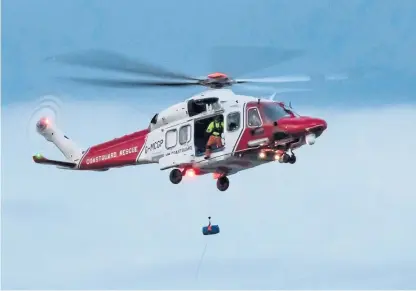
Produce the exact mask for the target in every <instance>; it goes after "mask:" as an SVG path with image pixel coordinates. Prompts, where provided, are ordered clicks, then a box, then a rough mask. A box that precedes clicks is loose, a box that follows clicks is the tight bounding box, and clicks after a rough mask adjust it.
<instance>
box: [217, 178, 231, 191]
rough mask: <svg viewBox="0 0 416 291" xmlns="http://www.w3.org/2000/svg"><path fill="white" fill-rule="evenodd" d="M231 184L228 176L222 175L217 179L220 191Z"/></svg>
mask: <svg viewBox="0 0 416 291" xmlns="http://www.w3.org/2000/svg"><path fill="white" fill-rule="evenodd" d="M229 186H230V180H228V178H227V177H226V176H222V177H221V178H218V180H217V188H218V190H220V191H225V190H227V189H228V187H229Z"/></svg>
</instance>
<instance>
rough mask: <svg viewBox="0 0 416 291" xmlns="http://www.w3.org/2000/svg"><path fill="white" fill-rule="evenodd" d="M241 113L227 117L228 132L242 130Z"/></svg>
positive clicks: (233, 113) (232, 113) (234, 113)
mask: <svg viewBox="0 0 416 291" xmlns="http://www.w3.org/2000/svg"><path fill="white" fill-rule="evenodd" d="M240 122H241V121H240V112H231V113H230V114H228V115H227V130H228V131H235V130H237V129H239V128H240Z"/></svg>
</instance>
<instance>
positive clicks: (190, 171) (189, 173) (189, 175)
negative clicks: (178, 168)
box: [186, 169, 195, 177]
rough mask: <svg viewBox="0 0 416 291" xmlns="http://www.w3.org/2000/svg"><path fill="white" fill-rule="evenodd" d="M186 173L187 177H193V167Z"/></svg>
mask: <svg viewBox="0 0 416 291" xmlns="http://www.w3.org/2000/svg"><path fill="white" fill-rule="evenodd" d="M186 175H187V176H188V177H195V170H194V169H189V170H187V171H186Z"/></svg>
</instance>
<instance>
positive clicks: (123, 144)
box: [78, 129, 149, 170]
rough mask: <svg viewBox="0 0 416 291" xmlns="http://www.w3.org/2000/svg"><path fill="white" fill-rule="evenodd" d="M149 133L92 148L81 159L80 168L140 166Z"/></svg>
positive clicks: (97, 168)
mask: <svg viewBox="0 0 416 291" xmlns="http://www.w3.org/2000/svg"><path fill="white" fill-rule="evenodd" d="M148 133H149V131H148V130H147V129H145V130H141V131H137V132H134V133H131V134H128V135H125V136H123V137H120V138H116V139H113V140H111V141H108V142H104V143H101V144H98V145H95V146H92V147H90V148H89V149H88V150H87V151H86V152H85V154H84V155H83V157H82V158H81V160H80V162H79V164H78V168H79V169H80V170H99V169H108V168H117V167H124V166H132V165H137V164H140V163H141V162H140V161H139V158H140V155H141V154H142V152H143V149H144V145H145V143H146V139H147V134H148ZM143 163H145V162H143Z"/></svg>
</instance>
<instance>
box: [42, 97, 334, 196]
mask: <svg viewBox="0 0 416 291" xmlns="http://www.w3.org/2000/svg"><path fill="white" fill-rule="evenodd" d="M217 116H220V118H221V119H222V121H223V123H224V129H223V133H222V136H221V137H222V138H221V140H222V146H220V147H219V148H215V149H213V151H212V154H211V156H210V157H209V158H208V159H207V158H205V155H204V152H205V150H206V144H207V140H208V137H209V136H208V134H207V133H206V129H207V127H208V125H209V124H210V122H211V121H213V120H214V118H215V117H217ZM326 128H327V124H326V122H325V121H324V120H322V119H319V118H313V117H305V116H299V115H297V114H296V113H294V112H293V110H292V109H291V108H288V107H287V106H286V105H285V104H283V103H281V102H274V101H271V100H268V99H261V98H256V97H252V96H244V95H237V94H235V93H234V92H233V91H231V90H229V89H215V90H208V91H205V92H202V93H200V94H197V95H195V96H193V97H191V98H189V99H187V100H185V101H183V102H180V103H178V104H175V105H173V106H171V107H169V108H167V109H165V110H163V111H161V112H159V113H158V114H156V115H155V116H154V117H153V118H152V119H151V121H150V124H149V126H148V128H147V129H144V130H141V131H137V132H134V133H132V134H128V135H125V136H122V137H119V138H116V139H113V140H110V141H108V142H105V143H101V144H97V145H94V146H92V147H90V148H89V149H87V150H86V151H81V150H78V149H74V145H73V144H70V145H66V142H67V140H66V139H67V138H66V137H61V135H60V132H59V130H58V129H57V128H56V127H55V126H54V125H51V124H49V125H48V126H46V125H45V122H43V123H42V121H39V122H38V132H39V133H40V134H42V135H43V136H44V137H45V138H46V139H47V140H49V141H51V142H53V143H54V144H55V145H56V146H57V147H58V148H59V149H60V150H61V151H62V152H63V153H64V155H65V156H66V157H67V159H68V160H69V161H70V163H72V164H71V166H68V165H66V166H65V165H62V164H61V165H59V164H56V165H57V166H59V167H61V168H67V169H73V170H75V169H76V170H94V171H105V170H108V169H111V168H117V167H124V166H129V165H140V164H150V163H153V164H159V167H160V169H161V170H166V169H171V174H170V180H171V182H172V183H174V184H177V183H179V182H180V181H181V180H182V177H183V176H185V175H188V176H198V175H204V174H209V173H212V174H213V175H214V178H216V179H217V187H218V189H219V190H221V191H224V190H226V189H227V188H228V185H229V181H228V178H227V176H230V175H233V174H235V173H237V172H239V171H242V170H245V169H249V168H252V167H256V166H259V165H262V164H265V163H268V162H271V161H279V162H281V163H291V164H293V163H294V162H296V157H295V155H294V154H293V150H295V149H297V148H299V147H301V146H303V145H305V144H313V143H314V142H315V139H316V138H317V137H319V136H320V135H321V134H322V132H323V131H325V129H326ZM62 136H64V135H63V134H62ZM69 152H71V154H70V155H69V154H68V153H69ZM34 160H35V162H38V163H49V164H53V161H50V160H47V159H45V158H42V159H39V158H37V159H36V158H35V157H34ZM42 161H43V162H42ZM46 161H48V162H46ZM61 163H64V162H61Z"/></svg>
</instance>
